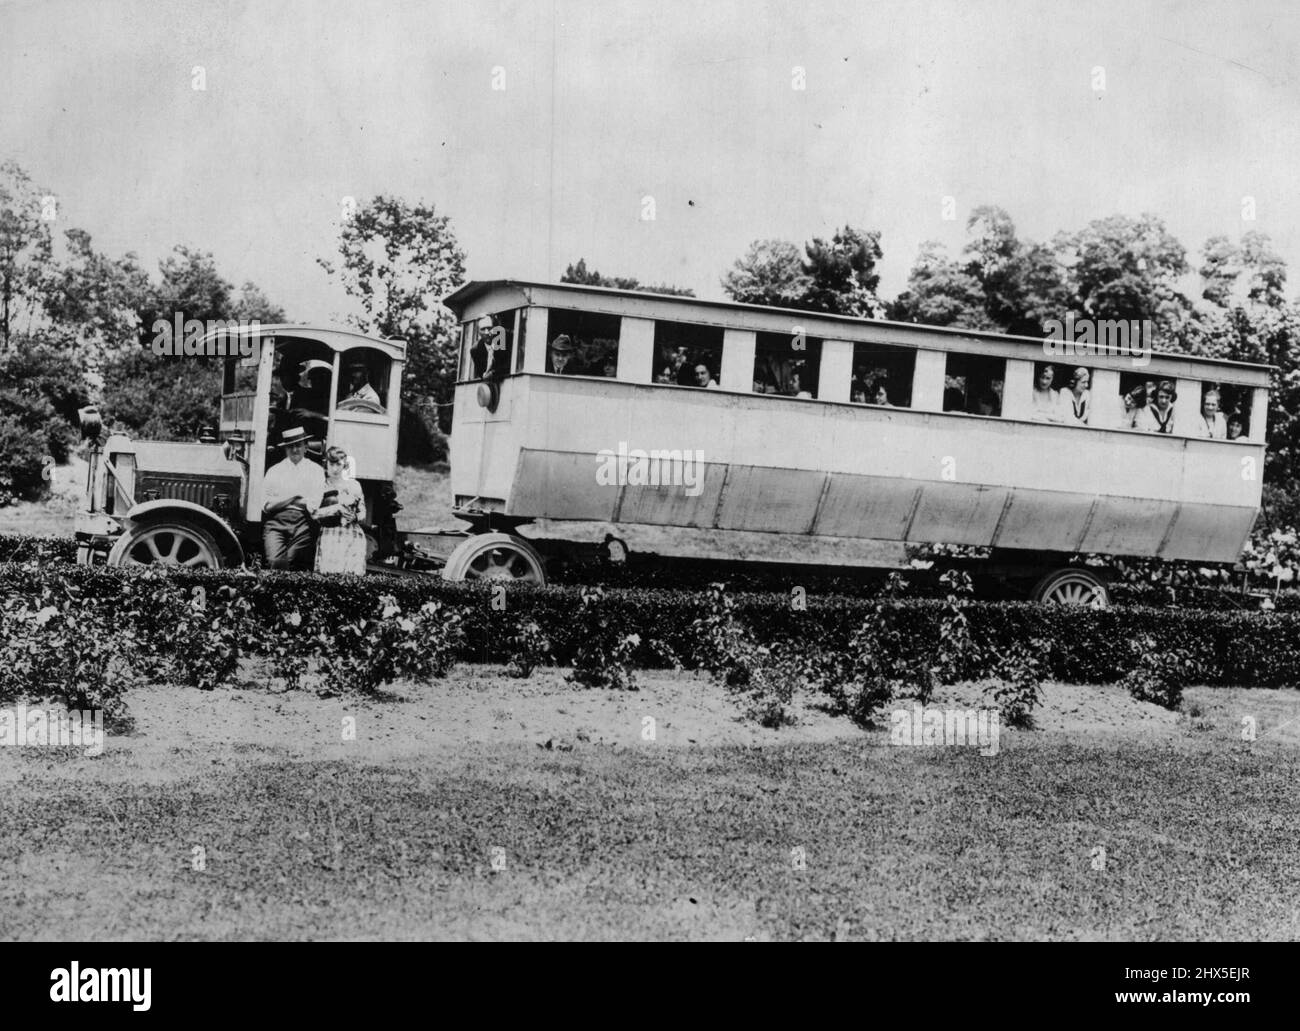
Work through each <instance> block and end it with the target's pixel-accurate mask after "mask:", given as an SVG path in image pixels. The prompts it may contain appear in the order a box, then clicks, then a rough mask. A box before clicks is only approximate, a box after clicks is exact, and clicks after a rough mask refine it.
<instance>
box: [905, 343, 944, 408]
mask: <svg viewBox="0 0 1300 1031" xmlns="http://www.w3.org/2000/svg"><path fill="white" fill-rule="evenodd" d="M947 368H948V355H947V353H946V352H944V351H917V352H916V370H915V372H914V373H913V374H912V407H913V408H914V409H916V410H917V411H918V412H942V411H943V383H944V375H945V373H946V371H947Z"/></svg>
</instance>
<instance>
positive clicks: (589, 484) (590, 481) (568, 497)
mask: <svg viewBox="0 0 1300 1031" xmlns="http://www.w3.org/2000/svg"><path fill="white" fill-rule="evenodd" d="M599 469H600V461H599V460H598V459H597V457H596V456H595V455H584V454H577V453H574V452H571V451H533V450H530V449H528V448H523V449H522V450H520V452H519V462H518V465H517V466H516V468H515V482H514V489H513V490H512V491H511V494H510V499H509V502H510V503H509V506H508V511H509V512H510V513H511V514H517V515H526V516H532V517H533V518H539V517H540V518H546V519H604V520H610V519H613V518H614V510H615V508H617V506H618V495H619V491H621V490H622V487H620V486H619V485H617V484H605V483H601V482H600V480H599V478H598V476H597V473H598V472H599Z"/></svg>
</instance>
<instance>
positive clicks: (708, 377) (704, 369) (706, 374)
mask: <svg viewBox="0 0 1300 1031" xmlns="http://www.w3.org/2000/svg"><path fill="white" fill-rule="evenodd" d="M694 385H695V386H697V387H709V388H713V387H716V386H717V385H718V381H717V380H715V379H714V378H713V373H711V372H710V371H709V367H708V366H707V365H705V364H704V363H703V362H700V363H699V364H698V365H696V366H695V384H694Z"/></svg>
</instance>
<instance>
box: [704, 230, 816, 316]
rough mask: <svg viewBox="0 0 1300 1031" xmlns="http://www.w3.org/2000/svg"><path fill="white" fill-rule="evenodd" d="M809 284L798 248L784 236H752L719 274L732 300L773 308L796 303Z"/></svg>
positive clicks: (799, 301)
mask: <svg viewBox="0 0 1300 1031" xmlns="http://www.w3.org/2000/svg"><path fill="white" fill-rule="evenodd" d="M811 286H812V277H811V276H809V275H808V273H807V272H806V271H804V266H803V258H802V257H801V256H800V254H799V248H798V247H796V246H795V245H794V244H792V243H789V242H787V241H785V240H755V241H754V242H753V243H751V244H750V245H749V250H748V251H746V252H745V255H744V257H742V258H738V259H736V262H735V264H734V265H733V266H732V267H731V269H730V270H729V271H728V272H726V273H725V274H724V275H723V277H722V289H723V290H724V291H726V294H727V296H728V297H730V298H731V299H732V300H733V301H739V302H740V303H742V304H766V305H770V306H772V307H774V308H797V307H799V306H800V305H801V304H802V302H803V298H804V296H805V295H806V294H807V293H808V290H809V289H810V288H811Z"/></svg>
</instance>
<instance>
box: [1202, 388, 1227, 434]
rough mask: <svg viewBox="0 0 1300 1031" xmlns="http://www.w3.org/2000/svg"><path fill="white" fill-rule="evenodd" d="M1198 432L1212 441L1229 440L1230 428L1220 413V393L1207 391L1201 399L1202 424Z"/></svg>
mask: <svg viewBox="0 0 1300 1031" xmlns="http://www.w3.org/2000/svg"><path fill="white" fill-rule="evenodd" d="M1197 430H1198V431H1199V432H1200V435H1201V436H1202V437H1208V438H1209V439H1210V440H1227V439H1228V426H1227V423H1226V422H1225V421H1224V418H1223V413H1222V412H1221V411H1219V392H1218V391H1217V390H1207V391H1206V392H1205V394H1204V396H1203V397H1202V398H1201V422H1200V425H1199V426H1197Z"/></svg>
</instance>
